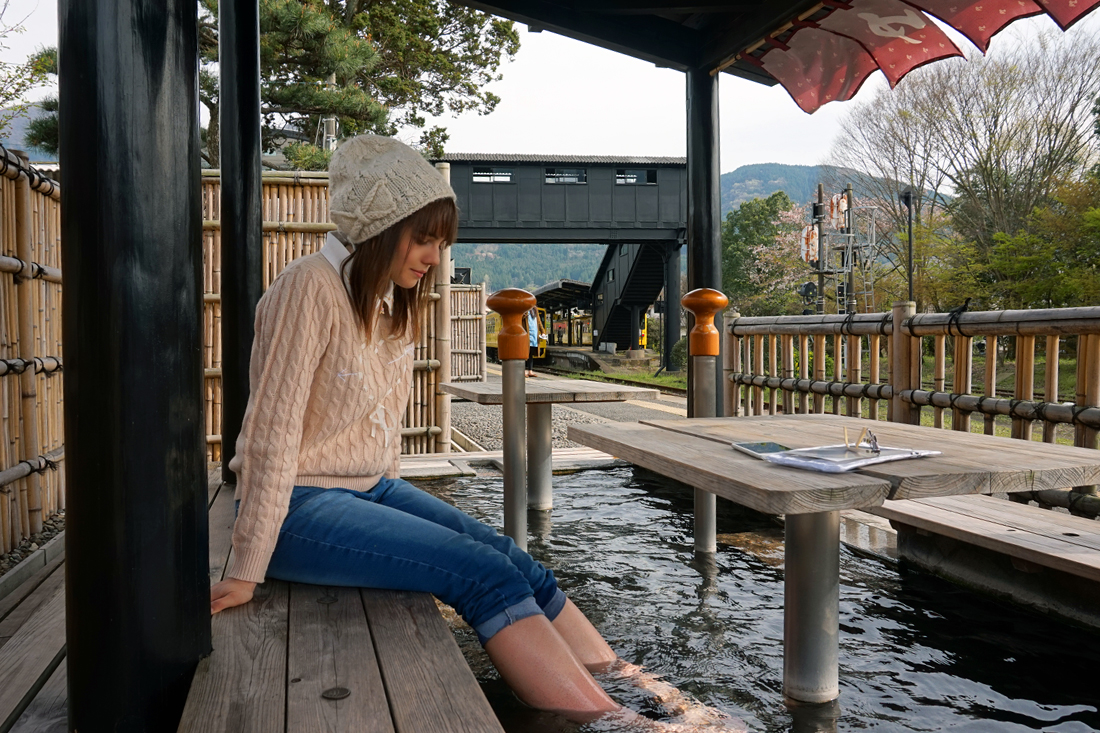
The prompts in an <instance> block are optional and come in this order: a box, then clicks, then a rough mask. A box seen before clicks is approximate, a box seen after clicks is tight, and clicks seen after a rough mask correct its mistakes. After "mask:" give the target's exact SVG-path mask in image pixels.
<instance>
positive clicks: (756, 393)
mask: <svg viewBox="0 0 1100 733" xmlns="http://www.w3.org/2000/svg"><path fill="white" fill-rule="evenodd" d="M752 373H753V374H763V373H764V337H763V336H753V337H752ZM752 403H753V414H754V415H763V414H764V388H763V387H753V388H752Z"/></svg>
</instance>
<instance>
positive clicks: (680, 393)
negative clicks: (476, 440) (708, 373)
mask: <svg viewBox="0 0 1100 733" xmlns="http://www.w3.org/2000/svg"><path fill="white" fill-rule="evenodd" d="M535 371H536V372H543V373H546V374H553V375H554V376H557V377H577V378H583V379H591V380H593V381H600V382H611V383H612V384H626V385H629V386H631V387H648V388H649V389H656V390H658V391H660V392H662V393H664V394H670V395H676V396H677V397H687V390H686V389H681V388H679V387H667V386H664V385H660V384H653V383H652V382H641V381H638V380H635V379H623V378H621V377H606V376H593V375H591V374H584V375H580V374H578V373H577V372H571V371H569V370H568V369H555V368H554V367H541V366H538V365H536V366H535Z"/></svg>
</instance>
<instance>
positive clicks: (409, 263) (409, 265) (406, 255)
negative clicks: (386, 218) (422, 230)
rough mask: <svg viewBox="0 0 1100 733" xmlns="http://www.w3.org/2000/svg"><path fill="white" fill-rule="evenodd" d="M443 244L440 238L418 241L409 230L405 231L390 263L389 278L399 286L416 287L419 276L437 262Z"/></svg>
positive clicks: (426, 272)
mask: <svg viewBox="0 0 1100 733" xmlns="http://www.w3.org/2000/svg"><path fill="white" fill-rule="evenodd" d="M444 246H446V242H445V241H444V240H442V239H439V238H435V237H429V238H428V239H425V240H424V241H422V242H419V241H417V240H416V239H415V238H414V237H413V235H412V233H411V232H408V231H406V232H405V233H404V234H403V235H402V236H401V243H400V244H398V245H397V250H396V251H395V252H394V256H393V262H391V263H390V280H393V284H394V285H396V286H397V287H399V288H414V287H416V284H417V283H418V282H420V278H422V277H424V276H425V275H426V274H428V270H430V269H431V268H432V267H434V266H436V265H438V264H439V261H440V253H441V252H442V251H443V247H444Z"/></svg>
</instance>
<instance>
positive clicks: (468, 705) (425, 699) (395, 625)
mask: <svg viewBox="0 0 1100 733" xmlns="http://www.w3.org/2000/svg"><path fill="white" fill-rule="evenodd" d="M362 595H363V605H364V607H365V608H366V611H367V620H368V622H369V624H370V630H371V636H372V637H373V638H374V645H375V649H376V650H377V653H378V662H379V666H380V667H381V669H382V679H383V681H384V682H385V685H386V694H387V695H388V696H389V701H390V710H391V711H392V712H393V721H394V727H395V728H396V730H397V731H398V733H488V732H489V731H500V732H501V733H503V730H504V729H503V728H502V727H501V726H500V722H499V721H497V719H496V715H494V713H493V709H492V708H491V707H490V706H489V702H488V700H486V699H485V695H484V694H483V693H482V692H481V688H480V687H479V686H478V684H477V680H475V679H474V675H473V673H472V672H471V671H470V668H469V666H468V665H467V664H466V660H465V659H463V657H462V653H461V652H460V651H459V649H458V646H457V645H456V644H455V640H454V637H453V636H452V635H451V631H450V629H448V628H447V625H446V624H445V623H444V621H443V618H442V617H441V616H440V615H439V609H438V608H436V605H435V602H434V601H433V600H432V597H431V596H429V595H428V594H427V593H407V592H399V591H378V590H369V589H363V590H362Z"/></svg>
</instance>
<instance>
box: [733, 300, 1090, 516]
mask: <svg viewBox="0 0 1100 733" xmlns="http://www.w3.org/2000/svg"><path fill="white" fill-rule="evenodd" d="M895 324H900V325H899V326H898V327H895ZM725 338H726V340H727V342H726V349H725V359H726V362H725V365H724V366H725V371H726V376H727V383H726V384H727V389H726V392H725V399H726V414H728V415H763V414H770V415H774V414H777V413H780V412H782V413H788V414H790V413H796V412H799V413H808V412H814V413H823V412H831V413H833V414H844V415H848V416H852V417H863V418H867V419H871V420H882V419H886V420H892V421H895V422H905V423H910V424H921V422H922V421H924V423H925V424H930V425H933V426H935V427H937V428H950V429H952V430H960V431H974V432H984V433H986V434H988V435H993V434H995V433H1006V434H1008V435H1010V436H1011V437H1013V438H1018V439H1022V440H1042V441H1045V442H1048V443H1051V442H1055V441H1061V442H1072V444H1073V445H1076V446H1082V447H1086V448H1093V449H1095V448H1096V447H1097V434H1098V433H1100V307H1089V308H1055V309H1036V310H1014V311H983V312H962V313H959V314H954V313H921V314H915V313H914V312H913V307H912V304H910V303H900V304H895V306H894V309H893V311H892V312H890V313H860V314H853V315H849V316H844V315H810V316H781V317H754V318H741V317H738V316H737V314H731V315H728V316H727V317H726V319H725ZM949 347H950V348H949ZM1064 351H1065V352H1068V354H1069V355H1071V356H1072V359H1071V360H1070V362H1071V364H1072V366H1073V368H1074V379H1073V380H1072V385H1073V386H1072V387H1069V388H1066V389H1065V390H1063V389H1062V388H1061V386H1060V384H1059V377H1060V376H1061V375H1060V367H1061V362H1062V361H1064V360H1065V359H1064V357H1063V356H1062V354H1063V352H1064ZM976 352H978V353H977V354H976ZM949 353H950V355H951V358H950V359H948V354H949ZM1037 356H1041V357H1042V358H1041V359H1039V360H1037ZM929 357H930V358H929ZM928 362H930V363H928ZM976 362H979V363H980V364H981V366H982V368H981V370H980V371H981V382H980V384H979V385H977V387H976V385H975V384H974V372H975V369H974V366H975V363H976ZM1040 364H1041V367H1042V368H1041V369H1040V368H1039V365H1040ZM929 367H930V368H929ZM1009 368H1011V369H1012V371H1013V372H1014V374H1013V375H1012V383H1011V386H1008V385H1005V384H1001V382H1000V381H999V380H998V375H999V373H1001V374H1004V373H1006V371H1007V370H1008V369H1009ZM999 370H1006V371H1001V372H999ZM1002 381H1003V380H1002ZM1063 381H1066V380H1063ZM1036 384H1040V385H1041V392H1038V391H1036ZM1075 491H1076V492H1077V493H1078V494H1082V495H1092V494H1094V493H1095V491H1094V487H1077V489H1076V490H1075ZM1042 493H1044V494H1045V495H1044V496H1042V497H1031V498H1035V499H1038V500H1039V501H1041V502H1045V503H1047V504H1051V505H1055V506H1067V505H1068V504H1067V502H1069V499H1067V498H1066V497H1065V496H1063V495H1055V494H1051V493H1050V492H1042ZM1089 501H1090V502H1091V501H1094V500H1093V499H1091V498H1090V500H1089ZM1095 501H1097V502H1100V500H1095ZM1095 506H1097V507H1100V503H1098V504H1096V505H1095Z"/></svg>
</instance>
